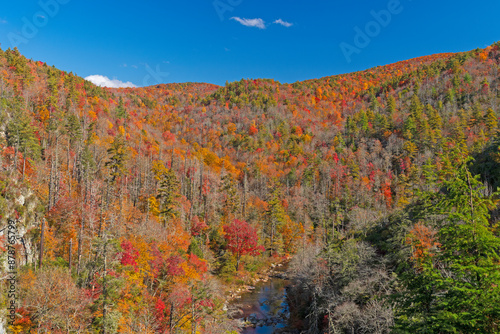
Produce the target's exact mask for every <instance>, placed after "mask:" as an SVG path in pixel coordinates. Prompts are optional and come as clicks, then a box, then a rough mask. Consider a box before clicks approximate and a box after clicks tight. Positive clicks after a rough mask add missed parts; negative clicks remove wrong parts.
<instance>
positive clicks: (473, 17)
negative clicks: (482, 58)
mask: <svg viewBox="0 0 500 334" xmlns="http://www.w3.org/2000/svg"><path fill="white" fill-rule="evenodd" d="M389 9H390V10H391V11H392V13H391V11H389ZM381 11H384V12H381ZM374 13H375V15H374ZM387 13H389V14H390V17H389V16H387ZM499 13H500V1H498V0H483V1H462V0H457V1H435V0H434V1H430V0H400V1H398V0H357V1H352V0H351V1H348V0H335V1H332V0H311V1H308V2H306V1H303V0H302V1H296V0H286V1H285V0H270V1H263V0H215V1H214V0H206V1H201V0H200V1H198V0H191V1H170V0H164V1H152V0H143V1H141V2H139V1H128V0H122V1H120V2H115V1H103V0H86V1H83V0H42V1H27V0H16V1H8V2H5V3H3V4H2V11H1V12H0V43H1V47H2V49H7V48H8V47H13V46H15V45H17V46H18V48H19V50H20V51H21V53H23V54H24V55H25V56H27V57H28V58H32V59H34V60H42V61H45V62H47V63H48V64H49V65H55V66H56V67H57V68H60V69H62V70H66V71H68V72H69V71H72V72H73V73H76V74H78V75H80V76H82V77H88V76H90V75H99V76H105V77H107V78H109V79H115V80H119V81H121V82H129V83H133V84H134V85H137V86H144V85H152V84H158V83H169V82H209V83H215V84H219V85H223V84H224V83H225V82H226V81H229V82H231V81H235V80H240V79H242V78H273V79H276V80H278V81H280V82H283V83H284V82H289V83H291V82H295V81H299V80H305V79H312V78H319V77H324V76H329V75H334V74H340V73H346V72H353V71H357V70H363V69H366V68H370V67H374V66H378V65H385V64H389V63H393V62H396V61H399V60H405V59H409V58H414V57H418V56H423V55H428V54H434V53H440V52H458V51H466V50H471V49H475V48H477V47H485V46H487V45H490V44H492V43H494V42H496V41H498V40H500V20H498V15H499ZM384 14H385V15H384ZM377 15H380V17H378V21H377V20H376V18H375V16H377ZM277 20H281V21H280V22H281V23H273V22H275V21H277ZM244 24H246V25H244ZM359 31H361V33H359ZM359 34H363V35H365V36H364V37H363V36H361V37H360V36H357V35H359ZM356 36H357V39H355V37H356ZM341 46H342V47H341ZM346 55H347V56H346Z"/></svg>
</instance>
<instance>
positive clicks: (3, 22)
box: [0, 19, 9, 24]
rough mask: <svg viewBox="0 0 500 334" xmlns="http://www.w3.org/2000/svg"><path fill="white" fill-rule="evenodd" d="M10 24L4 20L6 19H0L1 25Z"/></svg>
mask: <svg viewBox="0 0 500 334" xmlns="http://www.w3.org/2000/svg"><path fill="white" fill-rule="evenodd" d="M7 23H9V22H7V20H4V19H0V24H7Z"/></svg>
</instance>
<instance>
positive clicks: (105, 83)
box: [85, 74, 137, 88]
mask: <svg viewBox="0 0 500 334" xmlns="http://www.w3.org/2000/svg"><path fill="white" fill-rule="evenodd" d="M85 80H88V81H90V82H92V83H93V84H94V85H96V86H100V87H109V88H126V87H137V86H136V85H134V84H133V83H131V82H130V81H127V82H123V81H120V80H117V79H113V80H111V79H110V78H108V77H105V76H103V75H98V74H95V75H90V76H88V77H86V78H85Z"/></svg>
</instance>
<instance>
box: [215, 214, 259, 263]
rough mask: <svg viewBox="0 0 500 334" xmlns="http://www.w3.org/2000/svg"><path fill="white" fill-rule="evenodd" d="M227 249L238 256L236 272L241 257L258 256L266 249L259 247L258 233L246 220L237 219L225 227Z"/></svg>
mask: <svg viewBox="0 0 500 334" xmlns="http://www.w3.org/2000/svg"><path fill="white" fill-rule="evenodd" d="M224 232H225V233H226V234H225V236H224V238H226V240H227V247H228V248H229V250H230V251H231V253H233V254H234V256H236V270H238V268H239V266H240V260H241V256H243V255H246V254H248V255H258V254H260V253H261V252H262V251H263V250H264V248H263V247H262V246H259V245H257V241H258V237H257V231H256V230H255V229H254V228H253V227H252V226H250V225H249V224H248V223H247V222H246V221H244V220H238V219H235V220H233V222H232V223H231V224H229V225H225V226H224Z"/></svg>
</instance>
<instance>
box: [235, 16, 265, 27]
mask: <svg viewBox="0 0 500 334" xmlns="http://www.w3.org/2000/svg"><path fill="white" fill-rule="evenodd" d="M231 20H235V21H238V22H239V23H241V24H243V25H244V26H247V27H256V28H259V29H266V24H265V23H264V20H262V19H242V18H240V17H232V18H231Z"/></svg>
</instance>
